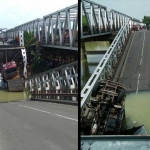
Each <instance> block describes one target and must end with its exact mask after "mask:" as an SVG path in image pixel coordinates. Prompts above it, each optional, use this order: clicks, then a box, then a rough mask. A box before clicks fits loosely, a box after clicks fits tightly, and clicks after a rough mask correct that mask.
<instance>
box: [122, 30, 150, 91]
mask: <svg viewBox="0 0 150 150" xmlns="http://www.w3.org/2000/svg"><path fill="white" fill-rule="evenodd" d="M149 39H150V31H149V30H140V31H136V32H135V34H134V36H133V40H132V42H131V46H130V49H129V52H128V55H127V58H126V61H125V64H124V67H123V69H122V72H121V76H120V78H119V82H121V83H122V84H124V85H125V87H126V90H127V91H129V92H138V91H141V90H149V89H150V40H149Z"/></svg>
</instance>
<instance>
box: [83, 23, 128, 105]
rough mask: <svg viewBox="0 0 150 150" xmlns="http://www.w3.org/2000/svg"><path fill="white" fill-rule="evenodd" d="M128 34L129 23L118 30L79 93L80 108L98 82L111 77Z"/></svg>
mask: <svg viewBox="0 0 150 150" xmlns="http://www.w3.org/2000/svg"><path fill="white" fill-rule="evenodd" d="M129 32H130V24H129V21H128V23H126V24H125V25H124V26H122V28H121V29H120V30H119V32H118V34H117V35H116V37H115V39H114V40H113V42H112V44H111V45H110V47H109V49H108V50H107V52H106V53H105V55H104V56H103V58H102V60H101V61H100V63H99V64H98V66H97V67H96V69H95V71H94V72H93V74H92V75H91V77H90V79H89V80H88V81H87V83H86V85H85V86H84V88H83V89H82V91H81V108H82V107H83V105H84V103H85V102H86V101H87V100H88V98H89V96H90V94H91V91H92V89H93V87H94V85H95V84H96V82H98V81H99V80H106V79H109V77H110V76H112V75H113V72H114V66H115V65H116V64H117V61H118V59H119V58H120V57H119V56H120V55H121V53H122V48H123V46H124V44H125V41H126V40H127V38H128V34H129Z"/></svg>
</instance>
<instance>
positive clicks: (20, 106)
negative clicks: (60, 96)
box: [0, 101, 78, 150]
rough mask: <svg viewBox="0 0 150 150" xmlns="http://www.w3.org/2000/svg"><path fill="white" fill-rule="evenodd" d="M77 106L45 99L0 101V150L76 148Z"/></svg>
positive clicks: (71, 149)
mask: <svg viewBox="0 0 150 150" xmlns="http://www.w3.org/2000/svg"><path fill="white" fill-rule="evenodd" d="M77 110H78V108H77V107H76V106H68V105H62V104H54V103H46V102H33V101H22V102H14V103H13V102H10V103H1V104H0V114H1V115H0V122H1V124H0V134H1V136H0V141H1V143H0V149H1V150H4V149H7V150H10V149H11V150H21V149H26V150H35V149H36V150H38V149H39V150H77V148H78V125H77V124H78V122H77V120H78V117H77Z"/></svg>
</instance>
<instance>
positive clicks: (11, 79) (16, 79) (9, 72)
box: [1, 47, 27, 92]
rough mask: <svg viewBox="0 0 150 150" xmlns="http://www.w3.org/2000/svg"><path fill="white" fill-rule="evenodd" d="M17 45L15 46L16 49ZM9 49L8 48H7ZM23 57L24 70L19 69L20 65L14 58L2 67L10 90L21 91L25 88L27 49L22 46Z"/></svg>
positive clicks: (4, 78) (3, 75) (2, 72)
mask: <svg viewBox="0 0 150 150" xmlns="http://www.w3.org/2000/svg"><path fill="white" fill-rule="evenodd" d="M15 48H16V47H14V49H15ZM6 49H8V48H6ZM20 49H21V52H22V57H23V63H24V70H23V71H22V72H20V71H19V66H17V64H16V62H15V61H14V60H11V61H9V62H6V63H3V64H2V68H1V74H2V77H3V80H4V82H6V83H7V88H8V90H9V91H13V92H20V91H23V90H24V78H26V77H27V70H26V65H27V59H26V50H25V49H23V48H20Z"/></svg>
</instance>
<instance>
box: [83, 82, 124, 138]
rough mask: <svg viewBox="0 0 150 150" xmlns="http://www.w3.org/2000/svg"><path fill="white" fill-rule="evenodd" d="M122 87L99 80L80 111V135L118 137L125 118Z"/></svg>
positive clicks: (116, 83) (118, 84)
mask: <svg viewBox="0 0 150 150" xmlns="http://www.w3.org/2000/svg"><path fill="white" fill-rule="evenodd" d="M125 97H126V91H125V87H124V85H122V84H120V83H118V82H114V81H111V80H100V81H99V82H98V83H97V84H96V85H95V86H94V88H93V89H92V92H91V96H90V100H89V102H86V103H85V105H83V108H82V110H81V135H119V134H120V131H121V128H122V123H123V119H124V117H125Z"/></svg>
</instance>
